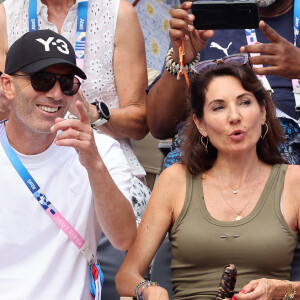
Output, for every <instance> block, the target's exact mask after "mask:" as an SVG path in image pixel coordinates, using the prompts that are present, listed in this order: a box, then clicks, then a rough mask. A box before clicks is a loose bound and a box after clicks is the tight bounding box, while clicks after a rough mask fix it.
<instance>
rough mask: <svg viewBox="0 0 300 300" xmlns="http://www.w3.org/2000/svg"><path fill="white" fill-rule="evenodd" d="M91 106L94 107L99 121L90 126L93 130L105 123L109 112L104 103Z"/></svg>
mask: <svg viewBox="0 0 300 300" xmlns="http://www.w3.org/2000/svg"><path fill="white" fill-rule="evenodd" d="M91 104H92V105H95V106H96V108H97V111H98V115H99V119H98V120H96V121H95V122H93V123H91V126H92V127H93V128H95V127H99V126H101V125H103V124H105V123H107V122H108V120H109V118H110V111H109V108H108V107H107V105H106V104H105V103H104V102H92V103H91Z"/></svg>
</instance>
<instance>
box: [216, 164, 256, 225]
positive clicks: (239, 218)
mask: <svg viewBox="0 0 300 300" xmlns="http://www.w3.org/2000/svg"><path fill="white" fill-rule="evenodd" d="M214 173H215V174H214V175H215V177H216V179H217V184H218V188H219V190H220V193H221V196H222V198H223V200H224V201H225V202H226V203H227V205H228V206H229V207H230V208H231V209H232V210H233V211H234V213H235V214H236V218H235V220H236V221H239V220H241V219H243V217H242V216H241V214H242V212H243V211H244V210H245V209H246V207H247V206H248V204H249V203H250V202H251V200H252V198H253V196H254V194H255V191H256V190H257V188H258V185H259V178H260V173H261V163H259V172H258V176H257V183H256V185H255V188H254V190H253V192H252V194H251V195H250V197H249V199H248V201H247V203H246V205H245V206H244V207H243V208H242V209H241V210H240V211H236V210H235V209H234V208H233V206H232V205H231V204H230V202H229V201H228V200H227V199H226V198H225V197H224V194H223V192H222V188H221V184H220V181H219V177H218V176H217V169H216V166H215V167H214Z"/></svg>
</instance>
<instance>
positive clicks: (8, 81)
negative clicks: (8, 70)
mask: <svg viewBox="0 0 300 300" xmlns="http://www.w3.org/2000/svg"><path fill="white" fill-rule="evenodd" d="M0 82H1V86H2V91H3V94H4V96H5V97H6V98H7V99H8V100H13V99H14V98H15V86H14V84H13V79H12V77H11V76H10V75H7V74H2V75H1V77H0Z"/></svg>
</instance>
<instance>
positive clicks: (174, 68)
mask: <svg viewBox="0 0 300 300" xmlns="http://www.w3.org/2000/svg"><path fill="white" fill-rule="evenodd" d="M173 53H174V50H173V48H171V49H170V50H169V51H168V54H167V57H166V64H165V66H166V69H167V71H168V72H169V73H170V74H172V75H174V76H176V75H177V73H178V71H179V63H178V62H176V61H175V60H174V59H173V58H172V55H173ZM199 61H200V54H199V53H198V54H197V55H196V57H195V58H194V60H193V61H192V62H190V63H189V64H185V65H184V68H185V70H186V72H187V73H191V72H192V66H194V65H196V64H197V63H198V62H199Z"/></svg>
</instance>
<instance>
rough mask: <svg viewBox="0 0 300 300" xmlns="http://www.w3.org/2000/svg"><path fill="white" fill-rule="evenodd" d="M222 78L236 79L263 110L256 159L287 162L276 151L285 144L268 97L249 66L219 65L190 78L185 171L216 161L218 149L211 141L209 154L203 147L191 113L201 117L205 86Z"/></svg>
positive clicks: (205, 167) (204, 167) (198, 170)
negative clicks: (263, 124)
mask: <svg viewBox="0 0 300 300" xmlns="http://www.w3.org/2000/svg"><path fill="white" fill-rule="evenodd" d="M221 76H233V77H235V78H237V79H239V80H240V82H241V84H242V86H243V88H244V89H245V90H247V91H249V92H252V93H253V94H254V95H255V97H256V99H257V101H258V104H259V106H261V107H263V106H265V108H266V123H267V125H268V132H267V134H266V136H265V138H264V139H263V140H262V139H261V138H260V139H259V141H258V142H257V146H256V149H257V155H258V157H259V159H261V160H262V161H264V162H265V163H267V164H271V165H273V164H277V163H286V161H285V160H284V159H283V157H282V156H281V154H280V153H279V150H278V147H279V145H280V143H284V138H283V132H282V127H281V125H280V123H279V121H278V119H277V117H276V109H275V106H274V103H273V100H272V98H271V96H270V94H269V93H268V92H267V91H266V90H265V89H264V87H263V86H262V84H261V82H260V80H259V79H258V78H257V76H256V75H255V74H254V72H253V71H252V69H251V68H250V67H249V65H243V66H234V65H229V64H221V65H218V66H217V67H216V69H213V70H209V71H204V72H201V73H200V74H194V75H193V76H192V78H191V79H190V89H189V93H188V100H189V101H188V102H189V103H188V106H189V108H188V109H189V110H190V114H189V117H188V119H187V121H186V124H185V130H184V139H185V141H184V142H183V143H182V149H181V150H182V152H183V156H182V159H181V161H182V162H183V163H184V164H185V165H186V167H187V169H188V171H189V172H190V173H191V174H192V175H198V174H200V173H202V172H204V171H206V170H208V169H210V168H211V167H212V166H213V164H214V162H215V160H216V158H217V154H218V150H217V149H216V148H215V147H214V146H213V145H212V144H211V143H210V142H208V146H207V150H208V152H207V151H206V150H205V148H204V146H203V145H202V143H201V134H200V132H199V131H198V129H197V127H196V125H195V123H194V121H193V114H195V115H196V116H197V118H198V119H202V118H203V107H204V103H205V98H206V92H207V87H208V85H209V83H210V82H211V81H212V80H213V79H214V78H216V77H221ZM220 88H222V87H220ZM265 130H266V126H262V135H264V133H265ZM204 141H206V139H204Z"/></svg>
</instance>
